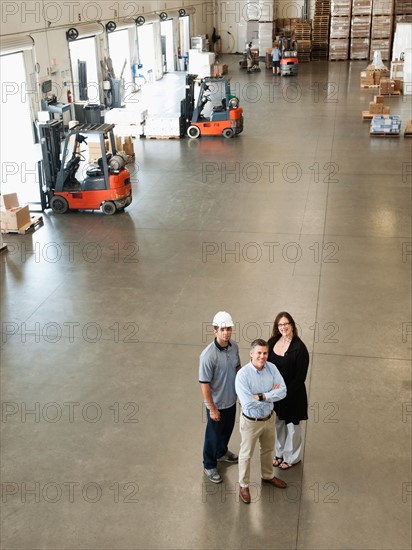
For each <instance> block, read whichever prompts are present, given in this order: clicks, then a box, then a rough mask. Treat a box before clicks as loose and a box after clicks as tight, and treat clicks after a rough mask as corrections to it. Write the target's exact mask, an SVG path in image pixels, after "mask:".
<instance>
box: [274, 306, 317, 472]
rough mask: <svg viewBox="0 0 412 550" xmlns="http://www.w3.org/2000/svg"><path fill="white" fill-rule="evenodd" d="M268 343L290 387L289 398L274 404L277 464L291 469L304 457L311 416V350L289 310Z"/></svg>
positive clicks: (281, 313) (279, 320)
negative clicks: (305, 428) (306, 423)
mask: <svg viewBox="0 0 412 550" xmlns="http://www.w3.org/2000/svg"><path fill="white" fill-rule="evenodd" d="M268 344H269V357H268V361H270V362H271V363H274V364H275V365H276V367H277V368H278V370H279V372H280V374H281V375H282V376H283V379H284V381H285V384H286V387H287V395H286V397H285V399H282V400H281V401H277V402H276V403H274V409H275V412H276V416H277V418H276V446H275V450H276V456H275V457H274V459H273V465H274V466H277V467H279V468H281V469H282V470H287V469H288V468H291V467H292V466H293V465H294V464H297V463H298V462H300V461H301V459H302V434H301V427H300V421H301V420H307V419H308V397H307V394H306V388H305V379H306V374H307V372H308V367H309V353H308V350H307V348H306V346H305V344H304V343H303V342H302V340H301V339H300V338H299V337H298V331H297V329H296V324H295V321H294V320H293V318H292V316H291V315H290V314H289V313H287V312H286V311H281V312H280V313H278V315H277V316H276V319H275V322H274V325H273V331H272V336H271V338H270V339H269V342H268Z"/></svg>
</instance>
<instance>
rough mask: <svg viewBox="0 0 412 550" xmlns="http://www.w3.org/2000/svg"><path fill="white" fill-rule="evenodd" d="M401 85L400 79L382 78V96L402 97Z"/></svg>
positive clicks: (380, 90)
mask: <svg viewBox="0 0 412 550" xmlns="http://www.w3.org/2000/svg"><path fill="white" fill-rule="evenodd" d="M401 83H402V81H401V80H400V79H393V78H381V79H380V82H379V93H380V95H387V96H390V95H401V85H402V84H401Z"/></svg>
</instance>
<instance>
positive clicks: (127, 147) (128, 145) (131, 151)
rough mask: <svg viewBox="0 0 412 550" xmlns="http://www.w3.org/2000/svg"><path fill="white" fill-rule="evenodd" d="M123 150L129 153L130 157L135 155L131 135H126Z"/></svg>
mask: <svg viewBox="0 0 412 550" xmlns="http://www.w3.org/2000/svg"><path fill="white" fill-rule="evenodd" d="M123 151H124V152H125V153H126V155H129V157H134V145H133V141H132V138H131V136H126V137H125V138H124V145H123Z"/></svg>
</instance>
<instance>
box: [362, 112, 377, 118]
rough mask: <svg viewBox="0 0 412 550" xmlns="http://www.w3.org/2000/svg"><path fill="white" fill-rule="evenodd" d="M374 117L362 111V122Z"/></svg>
mask: <svg viewBox="0 0 412 550" xmlns="http://www.w3.org/2000/svg"><path fill="white" fill-rule="evenodd" d="M374 116H375V115H373V114H371V113H370V112H369V111H362V120H372V119H373V117H374Z"/></svg>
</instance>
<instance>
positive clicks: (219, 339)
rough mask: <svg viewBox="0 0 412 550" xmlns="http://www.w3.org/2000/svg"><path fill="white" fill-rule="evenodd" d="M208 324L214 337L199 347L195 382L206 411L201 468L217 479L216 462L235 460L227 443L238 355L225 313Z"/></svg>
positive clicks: (207, 474)
mask: <svg viewBox="0 0 412 550" xmlns="http://www.w3.org/2000/svg"><path fill="white" fill-rule="evenodd" d="M212 324H213V332H214V336H215V338H214V341H213V342H211V343H210V344H209V345H208V346H207V347H206V348H205V349H204V350H203V351H202V353H201V355H200V361H199V383H200V388H201V390H202V395H203V400H204V403H205V407H206V415H207V423H206V431H205V440H204V445H203V471H204V473H205V475H206V477H207V478H208V480H209V481H211V482H212V483H221V482H222V478H221V477H220V474H219V472H218V470H217V463H218V462H229V463H232V464H236V463H237V461H238V456H237V455H236V454H234V453H232V452H231V451H229V449H228V444H229V439H230V436H231V435H232V432H233V427H234V425H235V418H236V391H235V378H236V373H237V371H238V370H239V369H240V357H239V347H238V345H237V344H236V342H234V341H232V340H231V339H230V338H231V336H232V328H233V326H234V323H233V320H232V317H231V316H230V315H229V313H227V312H226V311H219V312H218V313H216V315H215V316H214V318H213V321H212ZM272 450H273V447H272Z"/></svg>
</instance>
